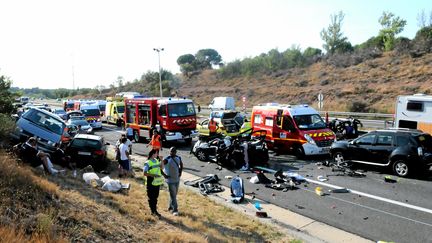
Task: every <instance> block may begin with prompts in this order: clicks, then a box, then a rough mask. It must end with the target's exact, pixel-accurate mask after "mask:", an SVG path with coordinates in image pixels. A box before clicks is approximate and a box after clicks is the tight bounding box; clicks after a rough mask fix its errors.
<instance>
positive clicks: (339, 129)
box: [329, 117, 363, 140]
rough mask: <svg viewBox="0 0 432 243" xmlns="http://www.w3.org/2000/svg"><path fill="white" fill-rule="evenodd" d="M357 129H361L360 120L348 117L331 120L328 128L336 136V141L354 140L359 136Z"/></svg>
mask: <svg viewBox="0 0 432 243" xmlns="http://www.w3.org/2000/svg"><path fill="white" fill-rule="evenodd" d="M359 127H363V124H362V123H361V121H360V120H358V119H355V118H352V117H348V118H347V119H338V118H336V119H333V120H332V121H331V122H330V123H329V128H330V129H331V130H332V131H333V132H334V133H335V134H336V138H337V140H343V139H354V138H357V137H358V136H359V130H358V128H359Z"/></svg>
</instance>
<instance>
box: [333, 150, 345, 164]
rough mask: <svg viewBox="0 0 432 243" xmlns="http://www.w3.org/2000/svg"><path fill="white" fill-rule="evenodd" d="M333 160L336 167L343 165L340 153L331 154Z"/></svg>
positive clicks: (342, 157)
mask: <svg viewBox="0 0 432 243" xmlns="http://www.w3.org/2000/svg"><path fill="white" fill-rule="evenodd" d="M333 160H334V162H336V164H337V165H341V164H343V163H345V158H344V155H343V153H342V152H336V153H334V154H333Z"/></svg>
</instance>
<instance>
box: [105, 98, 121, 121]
mask: <svg viewBox="0 0 432 243" xmlns="http://www.w3.org/2000/svg"><path fill="white" fill-rule="evenodd" d="M106 101H107V102H106V104H105V116H106V121H107V123H113V124H116V125H117V126H119V127H120V126H122V124H123V114H124V110H125V103H124V99H123V98H113V97H107V98H106Z"/></svg>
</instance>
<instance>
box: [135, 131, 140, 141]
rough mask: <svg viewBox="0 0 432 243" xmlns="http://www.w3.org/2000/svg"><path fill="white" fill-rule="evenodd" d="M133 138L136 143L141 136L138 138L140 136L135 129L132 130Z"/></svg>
mask: <svg viewBox="0 0 432 243" xmlns="http://www.w3.org/2000/svg"><path fill="white" fill-rule="evenodd" d="M133 140H134V141H135V142H136V143H138V142H139V141H140V140H141V138H140V136H139V134H138V132H137V131H134V132H133Z"/></svg>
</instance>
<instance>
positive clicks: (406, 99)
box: [395, 94, 432, 134]
mask: <svg viewBox="0 0 432 243" xmlns="http://www.w3.org/2000/svg"><path fill="white" fill-rule="evenodd" d="M395 110H396V114H395V127H396V128H412V129H418V130H421V131H423V132H427V133H430V134H432V95H424V94H415V95H401V96H398V98H397V101H396V109H395Z"/></svg>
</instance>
